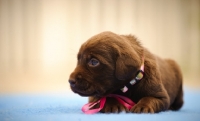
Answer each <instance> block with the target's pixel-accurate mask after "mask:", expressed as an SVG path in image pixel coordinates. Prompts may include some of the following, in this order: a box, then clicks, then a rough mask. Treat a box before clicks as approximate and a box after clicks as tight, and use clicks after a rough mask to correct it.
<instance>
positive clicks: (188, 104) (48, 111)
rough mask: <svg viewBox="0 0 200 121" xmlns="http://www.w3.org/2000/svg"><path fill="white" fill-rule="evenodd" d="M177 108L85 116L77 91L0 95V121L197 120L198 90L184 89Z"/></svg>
mask: <svg viewBox="0 0 200 121" xmlns="http://www.w3.org/2000/svg"><path fill="white" fill-rule="evenodd" d="M184 98H185V104H184V106H183V107H182V109H181V110H179V111H176V112H175V111H166V112H161V113H157V114H131V113H130V114H126V113H120V114H100V113H98V114H94V115H86V114H83V113H82V112H81V107H82V106H83V105H84V104H85V103H87V98H85V97H80V96H78V95H77V94H73V93H70V94H69V93H67V94H57V95H56V94H50V95H47V94H45V95H22V94H18V95H0V121H88V120H92V121H111V120H113V121H134V120H135V121H149V120H152V121H155V120H159V121H161V120H162V121H172V120H174V121H179V120H180V121H200V104H199V103H200V90H189V89H187V90H185V94H184Z"/></svg>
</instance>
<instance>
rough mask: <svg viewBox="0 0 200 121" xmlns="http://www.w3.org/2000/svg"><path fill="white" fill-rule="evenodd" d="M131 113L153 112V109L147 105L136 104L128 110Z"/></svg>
mask: <svg viewBox="0 0 200 121" xmlns="http://www.w3.org/2000/svg"><path fill="white" fill-rule="evenodd" d="M130 112H133V113H155V111H154V109H153V108H152V107H151V106H148V105H142V104H136V105H135V106H133V107H132V108H131V110H130Z"/></svg>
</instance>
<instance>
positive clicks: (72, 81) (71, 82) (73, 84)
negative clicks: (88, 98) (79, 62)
mask: <svg viewBox="0 0 200 121" xmlns="http://www.w3.org/2000/svg"><path fill="white" fill-rule="evenodd" d="M69 83H70V85H71V86H72V87H75V85H76V80H75V79H69Z"/></svg>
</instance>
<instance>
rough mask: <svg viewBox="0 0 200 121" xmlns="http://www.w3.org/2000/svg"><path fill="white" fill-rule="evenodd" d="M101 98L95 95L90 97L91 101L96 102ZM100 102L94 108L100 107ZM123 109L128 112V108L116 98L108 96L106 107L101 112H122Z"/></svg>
mask: <svg viewBox="0 0 200 121" xmlns="http://www.w3.org/2000/svg"><path fill="white" fill-rule="evenodd" d="M97 100H99V99H98V98H95V97H90V98H89V102H96V101H97ZM98 107H99V104H97V105H95V106H94V107H93V108H98ZM122 111H125V112H128V110H127V109H126V108H125V107H124V106H123V105H122V104H120V103H119V102H118V101H117V100H116V99H115V98H110V97H107V98H106V103H105V105H104V108H103V109H102V110H101V111H100V112H101V113H120V112H122Z"/></svg>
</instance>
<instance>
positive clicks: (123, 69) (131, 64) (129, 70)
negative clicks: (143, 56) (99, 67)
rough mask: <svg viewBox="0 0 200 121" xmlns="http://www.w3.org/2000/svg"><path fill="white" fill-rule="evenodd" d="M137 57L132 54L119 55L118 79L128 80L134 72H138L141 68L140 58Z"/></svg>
mask: <svg viewBox="0 0 200 121" xmlns="http://www.w3.org/2000/svg"><path fill="white" fill-rule="evenodd" d="M136 58H137V57H136ZM136 58H135V59H134V58H133V57H132V56H131V55H125V54H122V55H119V57H118V58H117V61H116V70H115V76H116V77H117V79H119V80H126V79H129V78H131V76H132V74H136V72H137V70H138V68H139V63H138V62H139V60H138V59H136Z"/></svg>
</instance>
